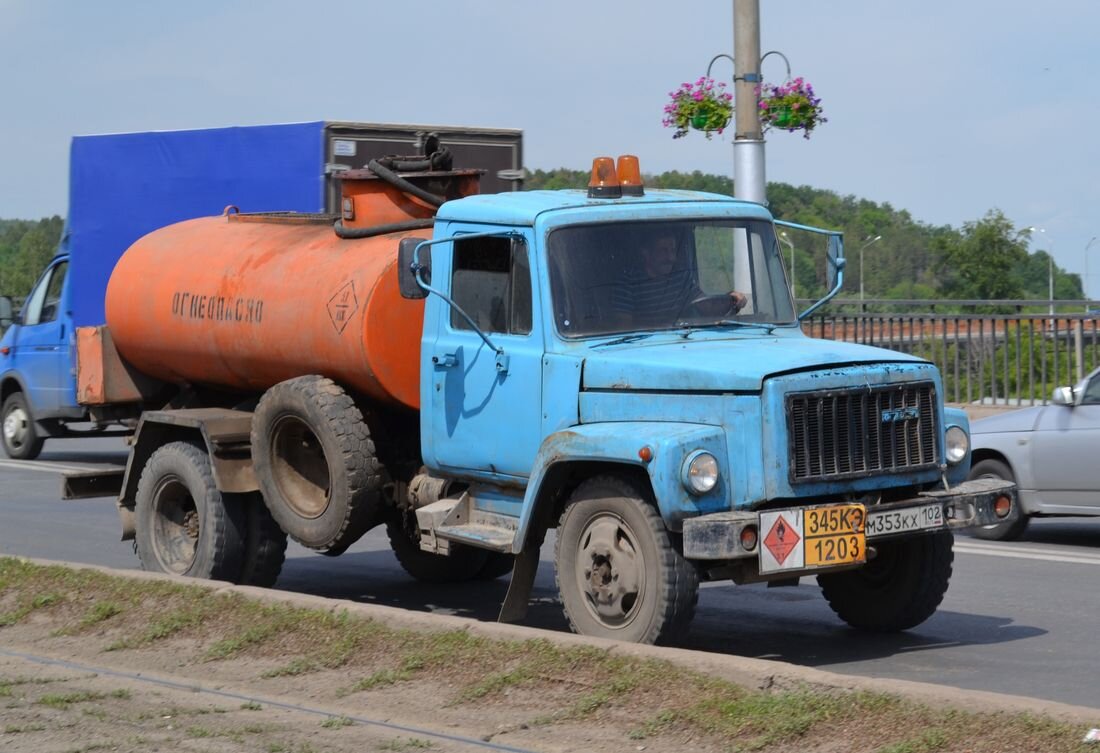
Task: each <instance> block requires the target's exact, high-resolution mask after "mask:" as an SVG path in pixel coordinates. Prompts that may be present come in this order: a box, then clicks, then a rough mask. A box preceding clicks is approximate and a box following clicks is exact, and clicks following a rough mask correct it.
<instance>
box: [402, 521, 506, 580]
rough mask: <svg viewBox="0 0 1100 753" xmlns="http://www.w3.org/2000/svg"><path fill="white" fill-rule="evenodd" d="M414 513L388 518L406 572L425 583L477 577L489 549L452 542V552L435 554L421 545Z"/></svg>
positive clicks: (485, 560) (487, 557)
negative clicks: (409, 517) (410, 517)
mask: <svg viewBox="0 0 1100 753" xmlns="http://www.w3.org/2000/svg"><path fill="white" fill-rule="evenodd" d="M411 515H412V513H402V514H398V515H393V516H391V517H390V519H389V520H387V521H386V533H387V534H388V535H389V537H390V546H391V547H393V554H394V556H395V557H397V562H398V563H399V564H400V565H401V567H402V568H404V570H405V572H406V573H408V574H409V575H411V576H412V577H414V578H416V579H417V580H419V581H423V582H425V583H461V582H463V581H467V580H473V579H474V578H476V577H478V576H479V574H480V573H481V571H482V569H483V568H484V567H485V564H486V562H487V561H488V559H489V554H490V552H488V551H486V550H485V549H478V548H477V547H472V546H463V545H462V544H456V543H453V542H452V543H451V545H450V554H433V553H432V552H425V551H424V550H423V549H421V548H420V542H419V534H418V533H417V532H416V526H415V524H414V523H413V522H412V521H411V520H409V519H407V516H411Z"/></svg>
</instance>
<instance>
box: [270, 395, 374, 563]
mask: <svg viewBox="0 0 1100 753" xmlns="http://www.w3.org/2000/svg"><path fill="white" fill-rule="evenodd" d="M252 456H253V460H254V462H255V467H256V475H257V478H258V479H259V482H260V488H261V490H262V491H263V498H264V502H265V503H266V504H267V507H268V509H269V510H270V511H271V515H272V517H274V518H275V521H276V522H277V523H278V524H279V527H280V528H281V529H282V530H284V531H286V532H287V534H288V535H289V536H290V537H291V538H293V539H294V540H295V541H297V542H298V543H300V544H302V545H303V546H307V547H309V548H311V549H317V550H320V551H322V552H323V553H325V554H332V555H335V554H340V553H342V552H343V551H344V550H346V549H347V548H348V547H349V546H350V545H351V544H353V543H354V542H355V541H356V540H357V539H359V537H361V536H362V535H363V534H364V533H366V532H367V530H369V529H370V528H371V527H372V526H373V525H374V524H375V523H376V522H377V515H378V511H379V508H380V490H381V487H382V466H381V463H379V461H378V458H377V457H376V456H375V452H374V442H373V441H372V440H371V436H370V431H369V430H368V428H367V424H366V422H365V421H364V420H363V415H362V413H360V411H359V408H358V407H356V405H355V402H354V401H353V400H352V399H351V397H350V396H349V395H348V394H347V393H346V392H344V390H343V388H341V387H340V386H339V385H337V384H336V383H335V382H333V381H332V380H331V379H326V378H325V377H320V376H304V377H298V378H297V379H291V380H289V381H286V382H282V383H280V384H277V385H275V386H274V387H272V388H271V389H269V390H268V391H267V392H266V393H265V394H264V396H263V397H262V398H260V402H259V404H258V405H257V406H256V412H255V413H254V414H253V418H252Z"/></svg>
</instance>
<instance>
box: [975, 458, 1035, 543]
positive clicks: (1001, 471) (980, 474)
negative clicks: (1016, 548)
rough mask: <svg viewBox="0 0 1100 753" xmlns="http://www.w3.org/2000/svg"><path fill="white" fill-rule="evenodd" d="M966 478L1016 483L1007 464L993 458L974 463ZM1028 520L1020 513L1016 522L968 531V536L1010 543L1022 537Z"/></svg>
mask: <svg viewBox="0 0 1100 753" xmlns="http://www.w3.org/2000/svg"><path fill="white" fill-rule="evenodd" d="M967 478H969V479H976V478H992V479H1000V480H1002V481H1011V482H1013V483H1015V481H1016V476H1015V475H1014V474H1013V473H1012V469H1011V468H1009V467H1008V464H1006V463H1003V462H1001V461H1000V460H997V459H995V458H987V459H986V460H982V461H979V462H977V463H975V464H974V467H973V468H971V469H970V475H969V476H968V477H967ZM1028 520H1029V516H1028V515H1025V514H1024V513H1023V512H1021V513H1020V517H1018V518H1016V520H1011V521H1008V522H1006V523H995V524H993V525H991V526H982V527H981V528H975V529H973V530H972V531H970V535H971V536H974V537H975V538H979V539H986V540H987V541H1012V540H1013V539H1018V538H1020V536H1022V535H1023V533H1024V530H1025V529H1026V528H1027V523H1028Z"/></svg>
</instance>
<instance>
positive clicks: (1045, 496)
mask: <svg viewBox="0 0 1100 753" xmlns="http://www.w3.org/2000/svg"><path fill="white" fill-rule="evenodd" d="M970 438H971V442H972V447H973V452H974V455H973V461H972V462H973V465H972V467H971V470H970V478H1002V479H1006V480H1009V481H1015V482H1016V484H1017V486H1018V487H1019V495H1020V507H1021V509H1022V511H1023V513H1024V514H1023V515H1021V516H1020V517H1019V519H1018V520H1015V521H1013V522H1010V523H1002V524H1000V525H995V526H988V527H986V528H980V529H977V530H976V531H974V535H975V536H978V537H979V538H983V539H996V540H1002V541H1003V540H1008V539H1014V538H1017V537H1018V536H1019V535H1020V534H1022V533H1023V532H1024V529H1025V528H1026V527H1027V522H1028V519H1029V518H1030V517H1032V516H1047V515H1100V369H1097V370H1096V371H1094V372H1092V373H1091V374H1089V375H1088V376H1087V377H1085V378H1084V379H1083V380H1081V382H1080V383H1078V384H1077V386H1075V387H1059V388H1058V389H1056V390H1054V398H1053V400H1052V404H1051V405H1044V406H1039V407H1035V408H1025V409H1023V410H1017V411H1010V412H1007V413H1003V414H1001V415H999V416H990V417H988V418H981V419H978V420H976V421H974V423H973V424H971V437H970Z"/></svg>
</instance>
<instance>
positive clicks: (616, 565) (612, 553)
mask: <svg viewBox="0 0 1100 753" xmlns="http://www.w3.org/2000/svg"><path fill="white" fill-rule="evenodd" d="M554 554H555V563H556V571H557V582H558V591H559V593H560V594H561V601H562V606H563V607H564V609H565V616H566V617H567V618H568V619H569V625H570V627H572V629H573V631H574V632H577V633H580V634H582V635H595V636H599V637H601V638H616V639H619V640H624V641H633V642H635V643H655V642H670V641H673V640H675V639H677V638H678V637H680V636H681V635H682V634H683V633H685V632H687V629H688V626H689V625H690V623H691V619H692V617H693V616H694V614H695V603H696V601H697V600H698V596H699V576H698V573H697V572H696V570H695V568H694V567H692V565H691V563H689V562H688V561H687V560H685V559H684V557H683V555H682V554H681V553H680V552H679V551H677V549H676V548H675V547H674V546H673V542H672V540H671V539H670V536H669V533H668V530H667V529H666V528H665V524H664V521H663V520H662V519H661V516H660V514H658V512H657V510H656V508H654V506H653V505H651V504H649V503H648V502H647V501H646V500H645V498H644V496H643V494H642V493H641V491H640V490H639V489H637V488H636V487H635V486H634V485H633V484H631V483H630V482H628V481H626V480H625V479H622V478H619V477H617V476H599V477H596V478H592V479H589V480H588V481H585V482H584V483H582V484H581V485H580V486H579V487H577V489H576V490H575V491H574V492H573V494H572V496H571V497H570V500H569V505H568V506H567V507H566V508H565V512H564V513H563V514H562V516H561V521H560V523H559V525H558V535H557V545H556V548H555V553H554Z"/></svg>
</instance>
